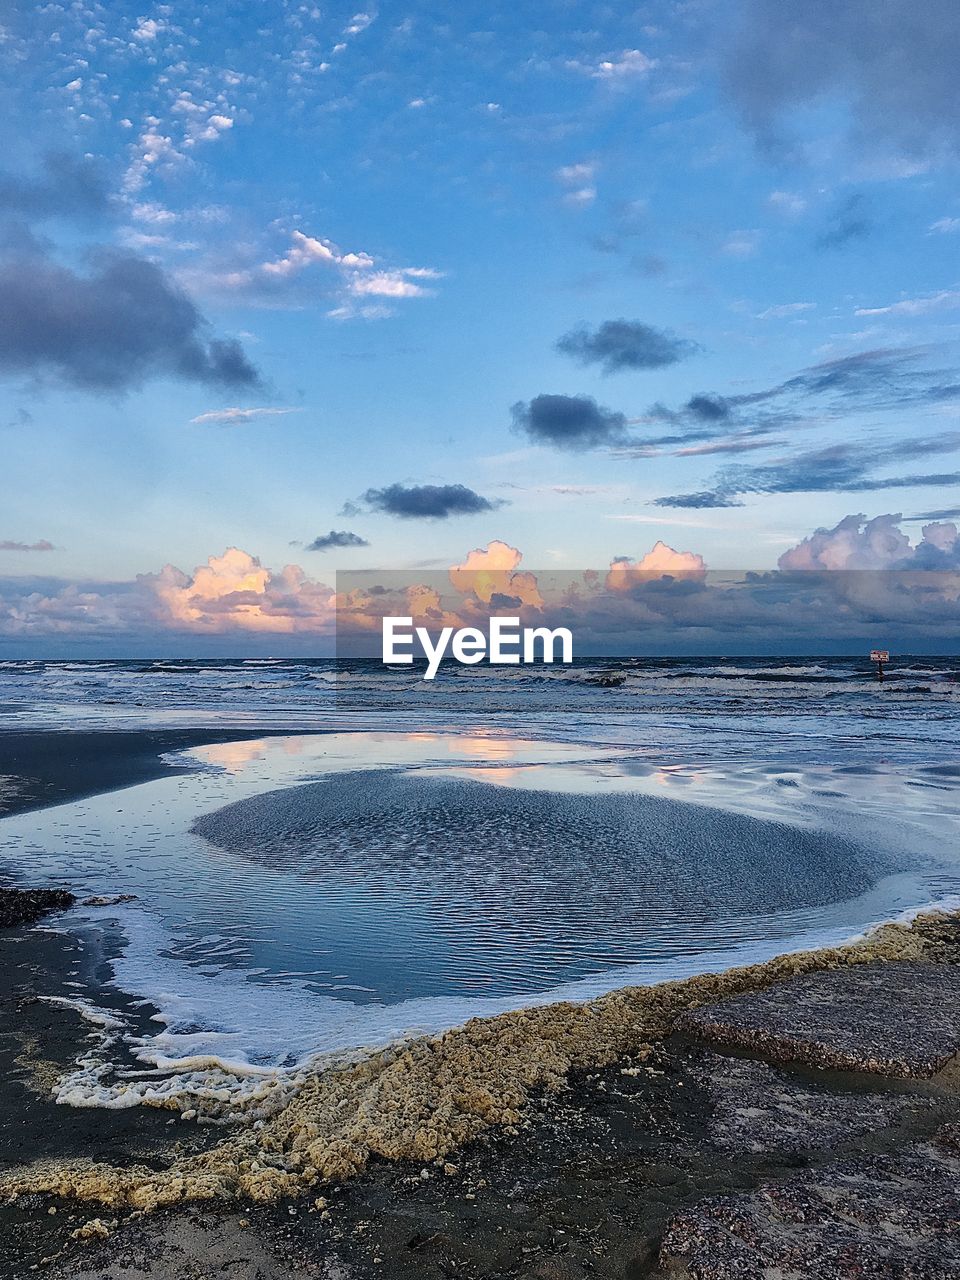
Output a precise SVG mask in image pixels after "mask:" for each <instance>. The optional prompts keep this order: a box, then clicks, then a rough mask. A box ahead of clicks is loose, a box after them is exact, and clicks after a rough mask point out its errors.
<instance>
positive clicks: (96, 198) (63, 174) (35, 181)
mask: <svg viewBox="0 0 960 1280" xmlns="http://www.w3.org/2000/svg"><path fill="white" fill-rule="evenodd" d="M110 206H111V201H110V198H109V195H108V193H107V187H106V183H105V181H104V176H103V173H102V171H101V168H100V166H99V164H98V163H97V162H96V161H95V160H93V159H92V158H91V157H89V156H82V157H79V158H78V157H76V156H71V155H68V154H65V153H63V152H51V153H50V154H48V155H46V156H45V157H44V158H43V161H42V164H41V167H40V171H39V172H38V173H36V174H34V175H33V176H32V177H24V176H23V175H20V174H13V173H10V172H7V171H0V211H2V212H4V213H10V214H18V215H22V216H24V217H29V218H49V217H58V216H59V217H69V218H78V217H85V216H91V215H95V214H103V213H106V212H108V210H109V209H110Z"/></svg>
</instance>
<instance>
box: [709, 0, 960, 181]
mask: <svg viewBox="0 0 960 1280" xmlns="http://www.w3.org/2000/svg"><path fill="white" fill-rule="evenodd" d="M958 62H960V8H958V7H957V5H956V4H955V3H954V0H927V3H925V4H924V5H922V6H920V7H919V8H918V7H917V6H916V5H914V4H911V3H910V2H909V0H886V3H883V4H878V3H876V0H844V3H843V4H835V3H831V0H778V3H776V4H771V3H769V0H746V2H745V3H744V4H743V5H742V6H741V21H740V24H739V29H738V32H737V34H736V37H735V40H734V41H733V43H732V44H731V45H730V46H729V47H728V48H727V49H726V51H725V54H724V66H723V71H724V81H725V85H726V92H727V94H728V96H729V97H730V99H731V100H732V102H733V103H734V105H735V107H736V108H737V110H738V111H739V113H740V115H741V116H742V118H743V119H744V121H745V122H746V124H747V125H748V127H749V128H750V129H751V130H752V131H753V132H754V133H755V135H756V136H757V137H758V139H759V140H760V141H761V142H763V143H770V142H771V141H774V140H777V138H778V134H779V132H780V129H781V126H782V124H783V122H784V121H785V120H786V119H787V118H788V117H789V116H790V114H791V113H792V112H795V111H796V110H797V109H798V108H802V107H807V106H811V105H815V104H818V103H821V102H824V101H828V100H830V99H831V98H837V97H839V98H841V99H842V100H843V101H844V102H845V103H846V105H847V107H848V108H849V112H850V118H851V121H852V126H853V130H854V133H855V135H856V141H857V142H858V143H859V144H861V145H862V144H863V142H865V141H867V142H871V143H873V144H874V145H875V146H876V147H877V148H879V149H880V150H882V151H889V150H890V149H895V150H896V151H905V152H907V153H911V154H916V155H927V154H930V153H933V152H937V151H939V150H949V151H953V152H956V151H957V150H958V149H960V117H958V114H957V110H956V105H957V98H956V79H957V64H958Z"/></svg>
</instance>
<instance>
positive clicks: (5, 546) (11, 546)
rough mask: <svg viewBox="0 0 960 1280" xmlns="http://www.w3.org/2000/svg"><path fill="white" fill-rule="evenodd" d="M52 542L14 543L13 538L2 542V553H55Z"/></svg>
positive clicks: (41, 540)
mask: <svg viewBox="0 0 960 1280" xmlns="http://www.w3.org/2000/svg"><path fill="white" fill-rule="evenodd" d="M55 549H56V548H55V547H54V545H53V543H52V542H48V541H47V539H46V538H41V539H40V540H39V541H38V542H14V541H13V540H12V539H11V538H3V539H2V540H0V551H54V550H55Z"/></svg>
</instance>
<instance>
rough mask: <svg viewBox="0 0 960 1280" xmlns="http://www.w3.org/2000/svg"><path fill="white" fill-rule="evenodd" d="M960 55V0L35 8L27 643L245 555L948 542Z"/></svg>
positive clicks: (113, 613) (8, 207) (22, 626)
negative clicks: (874, 535)
mask: <svg viewBox="0 0 960 1280" xmlns="http://www.w3.org/2000/svg"><path fill="white" fill-rule="evenodd" d="M958 55H960V11H958V10H957V8H956V6H955V5H954V4H952V3H945V2H942V0H936V2H934V3H930V4H927V5H925V6H922V7H921V8H919V9H918V8H917V6H912V5H908V4H906V3H903V2H901V0H892V2H891V3H888V4H886V5H882V6H877V5H876V4H874V3H868V2H867V0H847V3H845V4H844V5H841V6H837V5H835V4H834V5H828V4H826V3H821V0H779V2H778V3H773V0H737V2H736V3H716V4H713V3H706V2H703V0H689V2H687V3H678V4H674V3H652V4H647V5H639V6H633V7H632V6H610V5H607V4H600V3H588V2H583V3H575V2H573V0H571V2H569V3H557V2H556V0H551V3H527V4H524V5H502V4H497V3H485V4H477V3H461V4H459V5H439V4H417V3H413V4H409V3H408V4H402V5H401V4H384V5H381V6H380V7H377V8H367V9H361V10H358V9H357V8H356V7H355V4H354V5H352V6H345V5H341V4H330V5H323V6H315V5H312V4H285V3H258V4H233V5H230V6H229V7H228V12H226V13H225V12H224V6H219V5H216V6H215V5H207V4H194V3H172V4H167V5H160V6H146V5H144V4H142V3H139V2H138V3H137V4H135V5H130V4H125V3H111V4H110V5H89V4H85V3H83V2H82V0H81V2H79V3H77V4H72V5H60V4H45V5H39V6H35V5H13V6H9V7H8V8H7V9H6V10H5V16H4V26H3V34H2V41H0V58H2V59H3V61H4V63H5V67H4V74H3V77H2V81H3V85H4V88H3V90H2V106H3V112H4V119H5V121H6V122H7V128H6V129H5V131H4V135H5V143H6V146H5V150H4V156H3V160H2V164H0V170H2V173H0V247H2V254H0V263H2V266H0V329H2V331H3V334H4V335H5V336H0V447H2V451H3V458H4V486H3V503H2V508H0V634H6V635H9V636H11V637H18V642H20V641H22V642H23V643H24V644H29V640H30V637H31V636H37V637H40V636H43V637H49V636H50V635H53V636H60V637H63V639H64V643H68V642H69V638H70V636H71V635H72V634H73V633H74V631H75V630H76V629H77V625H79V626H80V630H83V629H84V627H85V626H86V625H87V623H85V622H84V619H87V621H88V622H89V623H90V625H92V626H93V625H95V627H96V628H97V629H98V630H97V634H103V635H109V634H110V633H111V631H112V630H113V631H115V632H116V633H117V634H120V633H121V632H123V633H126V632H129V631H132V630H136V629H138V628H140V629H141V630H142V629H144V628H147V629H149V627H150V626H152V625H155V624H156V622H157V616H154V614H152V613H151V609H153V608H154V605H155V601H154V599H153V597H152V596H151V601H153V603H151V604H150V605H149V606H148V605H142V604H141V606H138V610H137V611H136V612H135V613H130V612H129V611H128V610H126V606H124V608H123V609H120V610H117V609H115V608H113V606H112V604H111V600H113V599H114V598H115V597H116V595H117V592H118V591H120V594H121V595H123V598H126V595H124V594H123V593H124V591H126V588H127V587H128V586H129V585H130V584H132V583H136V582H137V580H138V575H153V574H157V573H159V572H160V571H161V569H162V567H163V566H164V565H168V564H169V565H173V566H176V567H177V569H178V570H180V571H182V572H183V574H184V575H185V576H186V578H187V579H191V580H192V575H193V574H194V570H195V568H196V566H198V565H199V566H202V565H204V564H205V563H206V562H207V560H208V558H209V557H214V558H219V557H222V555H223V553H224V551H225V550H226V549H227V548H238V549H241V550H242V551H243V552H244V553H245V554H246V555H247V556H248V557H250V558H251V562H258V563H259V565H260V566H264V567H266V569H267V570H268V571H269V572H270V573H272V574H277V575H279V574H281V573H282V571H283V567H284V566H285V565H288V564H292V565H295V566H298V567H299V568H300V569H302V571H303V574H304V576H305V578H306V579H308V580H309V581H311V582H314V581H315V582H318V583H327V584H332V581H333V573H334V571H335V570H336V569H337V568H350V569H356V568H366V567H398V568H417V567H421V566H423V567H438V566H445V565H449V564H451V563H459V562H461V561H462V560H463V558H464V557H465V556H466V554H467V553H468V552H469V551H470V549H471V548H477V547H484V546H486V545H487V544H488V543H489V542H491V540H493V539H497V540H500V541H502V542H504V543H506V544H508V545H509V546H510V547H514V548H517V549H519V551H520V552H521V553H522V556H523V563H524V565H529V566H537V565H543V566H548V565H549V566H562V567H569V568H583V567H589V566H593V567H597V568H606V567H607V566H608V565H609V564H610V562H611V560H613V559H614V558H615V557H619V556H627V557H631V558H634V559H639V558H641V557H642V556H643V555H644V554H645V553H646V552H647V551H649V549H650V548H651V547H652V546H653V544H654V543H655V542H657V541H659V540H662V541H664V542H665V543H667V544H668V545H670V546H672V547H675V548H677V549H681V550H690V551H693V552H695V553H697V554H699V555H701V556H702V557H703V558H704V560H705V562H706V564H707V565H708V566H709V567H710V568H719V567H740V568H770V567H773V566H775V565H776V563H777V561H778V558H779V557H780V556H781V555H783V554H784V553H789V551H790V549H791V548H793V547H796V546H797V545H799V544H802V543H803V540H804V539H805V538H807V536H808V535H810V534H811V533H812V532H813V530H815V529H817V528H824V529H828V530H833V529H835V528H836V527H837V526H838V525H839V524H840V522H841V521H842V520H843V519H844V518H845V517H848V516H850V515H852V514H857V513H862V514H863V515H864V517H867V518H871V519H872V518H875V517H878V516H881V515H885V514H888V513H894V514H895V513H901V514H902V516H903V520H902V521H901V522H900V527H901V528H902V530H903V531H904V532H905V533H906V534H907V535H908V536H909V537H910V538H911V539H912V541H913V544H914V545H916V544H917V543H918V542H919V541H920V539H921V532H920V529H921V526H922V525H923V523H924V522H925V521H926V522H929V517H930V515H931V513H932V514H934V515H936V513H943V514H942V516H941V517H940V518H939V521H937V522H939V523H944V522H949V521H950V519H951V515H950V513H951V512H954V513H955V512H956V509H957V508H958V506H960V496H958V485H957V474H958V473H960V418H958V405H960V374H958V372H957V368H958V363H960V361H958V337H960V327H958V322H960V278H958V277H960V269H958V262H960V253H958V250H960V196H958V194H957V192H958V188H957V157H958V150H960V125H958V120H960V113H958V105H960V104H958V100H957V99H958V91H957V88H956V75H955V68H956V65H957V58H958ZM620 322H623V323H622V324H621V323H620ZM558 342H559V343H560V346H559V347H558ZM857 527H858V529H859V528H860V526H857ZM875 527H876V526H875ZM845 529H847V530H848V529H849V526H845ZM330 533H337V534H352V535H354V538H353V539H352V541H353V542H354V545H349V546H337V545H335V544H336V542H337V541H340V542H343V541H345V539H344V538H342V537H341V538H339V539H333V540H332V541H333V543H334V545H326V546H325V547H324V541H325V540H326V542H327V543H328V544H329V543H330V542H331V539H330V538H329V534H330ZM858 536H859V537H861V538H862V535H861V534H858ZM934 537H935V538H938V542H937V546H938V547H939V548H940V550H941V551H942V553H943V555H944V557H946V559H949V557H950V556H954V557H955V558H956V556H957V553H956V533H955V530H954V535H953V541H952V542H951V540H950V536H949V534H947V535H945V536H944V535H936V534H935V535H934ZM315 540H318V541H319V543H320V545H321V548H322V549H317V550H311V549H310V544H311V543H313V542H314V541H315ZM847 542H849V538H847V535H846V533H844V535H843V537H842V538H839V539H838V540H837V542H836V543H835V544H834V545H837V546H839V545H843V546H846V545H847ZM359 543H366V544H367V545H359ZM857 545H859V546H860V547H861V551H862V546H863V544H862V543H861V544H857ZM897 545H898V546H899V545H900V544H897ZM931 545H932V544H931ZM950 548H953V550H952V551H951V550H950ZM851 554H853V553H851ZM856 554H857V555H859V554H860V552H857V553H856ZM870 554H873V552H871V553H870ZM861 561H862V556H861V560H857V559H852V560H851V559H850V557H849V556H848V557H847V559H846V560H843V561H842V563H838V564H837V565H835V566H831V567H845V566H846V567H862V565H861ZM890 562H891V563H897V561H890ZM944 563H946V560H945V561H944ZM951 563H952V561H951ZM235 569H236V564H235V563H234V569H232V570H231V573H233V572H234V570H235ZM227 576H228V578H230V575H229V574H228V575H227ZM241 576H242V575H241ZM151 581H152V579H151ZM230 583H231V586H230V589H231V590H233V589H234V585H233V579H232V578H230ZM120 588H123V590H122V591H121V590H120ZM245 589H254V588H250V587H249V585H248V587H247V588H245ZM257 589H259V588H257ZM65 592H66V593H67V594H66V595H64V593H65ZM127 594H129V593H127ZM81 596H82V597H84V598H85V600H86V603H85V604H84V605H83V606H82V607H81V606H78V605H77V604H76V601H77V599H78V597H81ZM65 600H66V601H67V602H68V603H69V602H72V603H71V605H70V607H69V608H67V607H65V606H64V601H65ZM62 606H63V607H62ZM78 619H79V624H78ZM91 620H92V621H91ZM159 620H160V622H161V623H162V624H164V625H165V624H166V623H168V622H170V619H169V618H166V617H165V616H160V618H159ZM44 643H47V640H44Z"/></svg>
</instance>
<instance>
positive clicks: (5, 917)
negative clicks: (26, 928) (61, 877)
mask: <svg viewBox="0 0 960 1280" xmlns="http://www.w3.org/2000/svg"><path fill="white" fill-rule="evenodd" d="M75 902H76V898H75V897H74V895H73V894H72V893H69V892H68V891H67V890H66V889H0V929H11V928H13V926H14V925H18V924H33V922H34V921H35V920H39V919H40V917H41V916H46V915H49V914H50V912H51V911H66V910H67V908H68V907H72V906H73V904H74V903H75Z"/></svg>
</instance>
